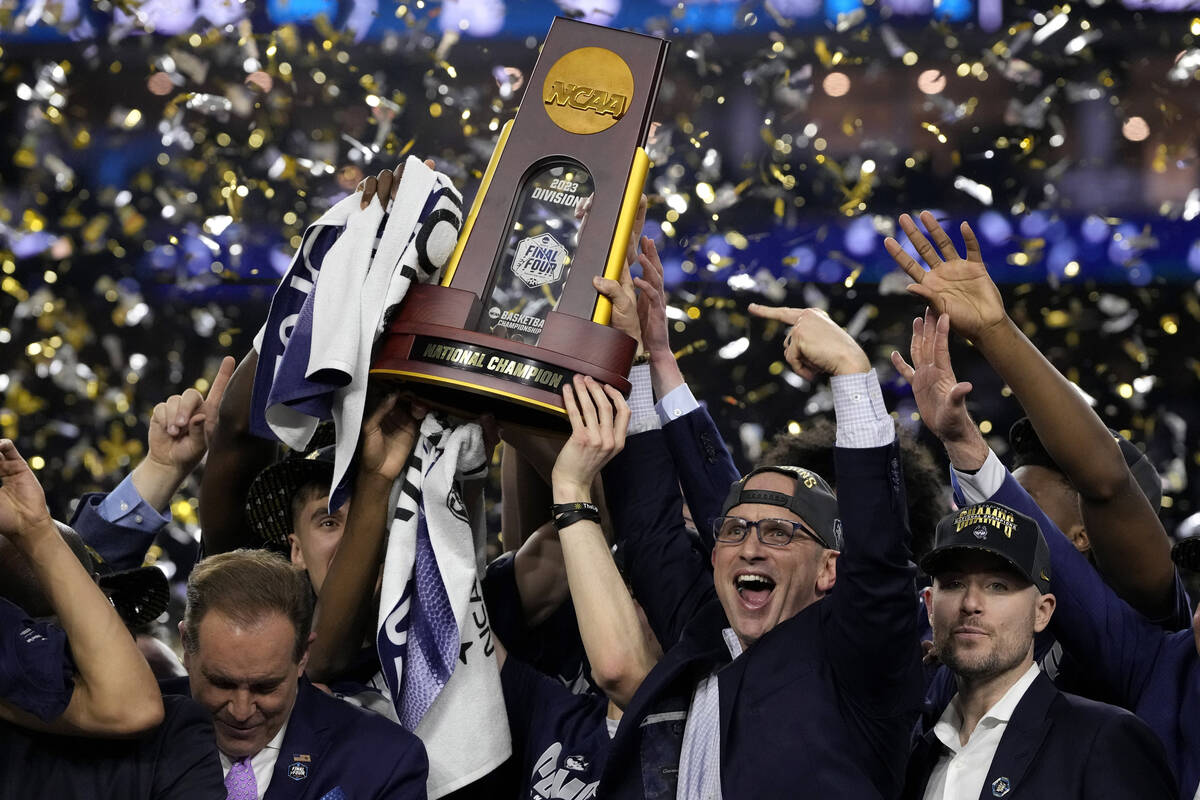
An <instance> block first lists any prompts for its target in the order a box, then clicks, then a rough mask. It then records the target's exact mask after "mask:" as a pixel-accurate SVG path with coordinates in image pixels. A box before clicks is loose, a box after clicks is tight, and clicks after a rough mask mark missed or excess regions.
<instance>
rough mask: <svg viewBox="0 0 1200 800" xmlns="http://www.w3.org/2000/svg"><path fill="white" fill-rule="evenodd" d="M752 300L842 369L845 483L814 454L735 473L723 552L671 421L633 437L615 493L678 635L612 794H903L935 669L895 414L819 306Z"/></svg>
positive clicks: (858, 353) (656, 600) (672, 635)
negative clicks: (679, 453)
mask: <svg viewBox="0 0 1200 800" xmlns="http://www.w3.org/2000/svg"><path fill="white" fill-rule="evenodd" d="M751 311H752V312H753V313H756V314H757V315H759V316H770V317H773V318H775V319H778V320H780V321H782V322H784V323H785V324H786V325H788V326H790V332H789V334H788V340H787V343H786V352H785V355H786V358H787V360H788V362H789V363H790V364H791V365H792V368H793V369H794V370H795V371H796V372H797V373H798V374H801V375H802V376H804V377H806V378H808V379H810V380H811V379H813V378H815V377H816V376H817V375H819V374H821V373H824V374H829V375H831V376H832V380H831V383H832V389H833V395H834V405H835V411H836V414H837V422H838V430H837V448H836V456H835V458H836V462H835V463H836V467H837V473H838V474H837V478H838V487H839V492H840V501H839V500H838V499H836V498H835V497H834V494H833V492H832V491H831V490H830V488H829V485H828V484H827V483H826V482H825V481H824V480H823V479H822V478H821V477H820V476H818V475H816V474H815V473H813V472H810V471H808V470H804V469H800V468H789V467H770V468H764V469H759V470H755V471H754V472H752V473H750V474H749V475H747V476H745V477H744V478H741V479H740V480H738V481H737V482H736V483H734V485H733V486H732V487H731V489H730V490H729V493H728V496H727V497H726V499H725V502H724V504H723V507H722V508H721V513H720V515H719V517H718V518H717V519H716V520H715V521H714V523H713V528H714V531H713V532H714V539H715V545H714V547H713V550H712V553H711V555H709V554H708V553H706V552H705V549H704V548H703V546H702V545H701V544H700V542H699V541H698V540H697V539H696V538H695V537H693V536H689V535H688V533H687V532H686V528H685V526H684V523H683V520H682V516H681V513H680V510H681V501H680V497H679V490H678V473H677V470H676V467H675V464H674V461H673V457H672V453H671V451H670V449H669V447H668V446H667V444H666V442H665V441H664V436H663V434H662V432H661V431H647V432H645V433H641V434H637V435H633V436H630V437H629V438H628V439H627V440H626V444H625V449H624V450H623V452H621V453H620V454H619V455H618V456H617V457H616V458H614V459H613V461H612V462H611V463H610V464H609V465H608V467H607V468H606V469H605V490H606V495H607V496H608V498H609V506H610V508H611V509H613V515H614V523H615V525H616V526H617V529H618V531H617V532H618V535H619V536H621V537H623V543H624V545H623V546H624V549H625V565H626V574H627V576H628V577H629V578H630V581H631V583H632V585H633V590H634V593H635V595H636V596H637V598H638V600H639V601H640V602H641V604H642V606H643V607H644V608H645V610H646V613H647V616H648V618H649V620H650V622H651V625H652V627H653V628H654V631H655V633H656V635H657V636H658V638H659V640H660V641H663V642H670V643H674V644H673V646H671V647H670V649H668V650H667V652H666V653H665V655H664V656H663V658H662V659H661V660H660V661H659V663H658V664H657V665H656V666H655V667H654V668H653V669H652V670H651V671H650V672H649V674H647V675H646V677H645V679H644V680H643V681H642V682H641V686H640V688H639V689H638V691H637V693H636V694H635V695H634V696H633V697H632V699H631V701H630V703H629V705H628V706H627V708H626V711H625V716H624V718H623V719H622V721H621V726H620V728H619V729H618V731H617V735H616V738H615V739H614V741H613V744H612V750H611V751H610V755H609V759H608V763H607V765H606V767H605V771H604V774H603V777H602V778H601V783H600V787H599V792H598V795H600V796H604V797H618V798H672V797H675V798H689V800H691V799H692V798H700V799H704V800H707V798H720V797H726V798H740V797H755V798H825V797H845V798H856V799H857V798H890V797H895V796H896V795H898V794H899V792H900V790H901V788H902V785H903V778H904V768H905V762H906V760H907V755H908V746H909V732H910V731H911V728H912V725H913V723H914V722H915V721H916V718H917V713H918V710H919V707H920V701H921V695H922V692H923V686H924V683H923V679H922V672H921V663H920V650H919V646H918V642H917V639H918V637H917V628H916V616H915V615H914V614H913V597H914V594H913V592H914V584H913V582H914V578H915V568H914V567H913V566H912V564H911V562H910V559H911V556H910V552H909V538H910V537H909V532H908V529H907V522H906V520H907V514H906V508H907V506H906V503H905V498H904V483H903V477H902V470H901V466H900V457H899V451H898V448H897V445H896V436H895V427H894V423H893V421H892V419H891V417H890V416H889V415H888V413H887V410H886V408H885V407H884V405H883V399H882V394H881V391H880V387H879V382H878V379H877V377H876V375H875V373H874V371H873V370H872V369H871V364H870V361H869V359H868V358H867V356H866V355H865V354H864V353H863V351H862V349H861V348H860V347H859V346H858V345H857V344H856V343H855V342H854V340H853V339H852V338H851V337H850V336H849V335H848V334H847V333H846V332H845V331H843V330H842V329H841V328H839V327H838V326H837V325H836V324H835V323H833V322H832V321H831V320H830V319H829V317H828V316H826V315H825V314H824V313H823V312H820V311H817V310H815V309H787V308H781V309H770V308H763V307H754V306H752V307H751ZM835 584H836V586H835ZM577 607H578V605H577Z"/></svg>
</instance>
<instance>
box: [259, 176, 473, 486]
mask: <svg viewBox="0 0 1200 800" xmlns="http://www.w3.org/2000/svg"><path fill="white" fill-rule="evenodd" d="M360 197H361V196H360V195H358V194H353V195H350V196H349V197H346V198H345V199H343V200H341V201H340V202H339V203H337V204H336V205H335V206H334V207H333V208H331V209H330V210H329V211H327V212H326V213H325V214H324V215H322V217H321V218H320V219H318V220H317V221H316V222H315V223H313V224H312V225H311V226H309V228H308V230H307V231H305V234H304V238H303V240H302V242H301V245H300V248H299V249H298V250H297V251H296V255H295V256H294V257H293V259H292V265H291V267H290V268H289V269H288V273H287V275H285V276H284V279H283V281H282V282H281V283H280V285H279V288H278V289H277V290H276V292H275V296H274V297H273V298H272V300H271V310H270V312H269V313H268V314H267V322H266V324H265V325H264V326H263V328H262V329H261V330H260V331H259V332H258V335H257V336H256V337H255V349H256V350H258V353H259V361H258V370H257V371H256V372H255V376H254V393H253V398H252V401H251V430H252V431H253V432H254V433H256V434H257V435H259V436H264V437H266V438H276V439H279V440H280V441H282V442H283V443H284V444H286V445H288V446H289V447H291V448H293V449H301V450H302V449H304V448H305V447H307V445H308V443H309V441H310V440H311V439H312V435H313V432H314V431H315V430H316V427H317V423H318V422H319V421H321V420H323V419H330V418H332V419H333V420H334V428H335V430H336V431H337V447H336V450H335V457H334V480H333V493H332V494H331V497H330V505H331V507H334V508H336V507H338V506H340V505H341V504H342V502H343V501H344V500H345V483H346V480H345V478H346V473H347V470H348V469H349V466H350V460H351V458H352V457H353V455H354V451H355V449H356V447H357V445H358V433H359V429H360V428H361V426H362V419H363V410H364V407H365V403H366V393H367V375H368V371H369V369H370V365H371V348H372V345H373V344H374V342H375V339H376V337H377V336H378V335H379V333H380V332H382V330H383V328H384V325H385V324H386V320H387V314H388V312H389V311H390V310H391V308H392V307H394V306H395V305H396V304H397V303H399V302H400V301H401V300H402V299H404V295H405V294H406V293H407V292H408V287H409V286H411V285H412V282H413V281H421V282H429V281H432V280H433V279H434V277H435V276H436V275H437V273H438V271H439V270H440V269H441V267H442V266H443V265H444V264H445V263H446V261H447V260H448V259H449V257H450V254H451V253H452V252H453V250H454V245H455V243H456V242H457V239H458V231H459V228H460V227H461V224H462V197H461V195H459V193H458V190H456V189H455V188H454V186H453V185H452V184H451V183H450V179H449V178H447V177H446V176H445V175H443V174H442V173H440V172H435V171H434V170H432V169H430V168H429V167H427V166H425V164H424V162H422V161H421V160H420V159H417V158H414V157H411V156H410V157H409V158H408V160H407V161H406V162H405V165H404V174H403V176H402V178H401V181H400V186H399V187H398V189H397V191H396V197H395V199H394V200H393V201H392V202H391V204H390V206H389V208H388V210H387V213H385V212H384V209H383V208H382V207H381V206H380V205H379V203H378V202H377V201H372V202H371V203H370V204H369V205H368V206H367V207H366V208H365V209H363V208H361V207H360Z"/></svg>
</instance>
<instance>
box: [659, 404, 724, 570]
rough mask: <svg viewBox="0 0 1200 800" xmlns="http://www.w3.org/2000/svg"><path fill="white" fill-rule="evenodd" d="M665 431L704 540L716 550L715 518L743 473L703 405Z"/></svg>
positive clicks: (667, 427)
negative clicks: (735, 464) (739, 470)
mask: <svg viewBox="0 0 1200 800" xmlns="http://www.w3.org/2000/svg"><path fill="white" fill-rule="evenodd" d="M663 433H664V434H665V435H666V439H667V447H668V448H669V449H670V451H671V458H672V460H673V461H674V462H675V469H676V470H677V471H678V472H679V482H680V485H681V486H682V488H683V498H684V500H686V501H687V504H688V508H689V509H690V510H691V512H692V520H693V521H694V522H695V524H696V530H697V532H699V534H700V541H701V542H702V543H703V544H704V547H705V549H706V550H708V551H709V552H712V549H713V543H714V542H713V527H712V523H713V520H714V519H716V518H717V517H718V516H719V515H720V514H721V504H722V503H724V502H725V496H726V495H727V494H728V493H729V487H730V485H731V484H732V483H733V482H734V481H736V480H737V479H738V478H740V477H741V474H740V473H739V472H738V469H737V467H736V466H734V463H733V456H731V455H730V454H729V449H728V448H727V447H726V446H725V441H724V440H723V439H722V438H721V434H720V432H718V431H717V426H716V424H715V423H713V420H712V417H710V416H709V414H708V409H706V408H704V407H703V406H701V407H700V408H697V409H696V410H695V411H692V412H690V413H687V414H684V415H683V416H682V417H679V418H677V419H673V420H671V421H670V422H668V423H667V424H666V425H664V426H663Z"/></svg>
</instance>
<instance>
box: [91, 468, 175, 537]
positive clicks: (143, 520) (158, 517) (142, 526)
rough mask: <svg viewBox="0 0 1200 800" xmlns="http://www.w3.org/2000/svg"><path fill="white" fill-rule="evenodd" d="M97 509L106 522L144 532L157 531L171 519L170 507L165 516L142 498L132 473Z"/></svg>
mask: <svg viewBox="0 0 1200 800" xmlns="http://www.w3.org/2000/svg"><path fill="white" fill-rule="evenodd" d="M96 511H97V512H98V513H99V514H100V518H101V519H102V520H104V521H105V522H108V523H110V524H112V525H117V526H119V527H122V528H131V529H133V530H136V531H142V532H144V533H156V532H157V531H158V530H159V529H160V528H162V527H163V526H164V525H166V524H167V523H168V522H170V521H171V511H170V509H168V510H167V514H166V516H163V515H162V514H160V513H158V510H157V509H156V508H154V506H152V505H150V504H149V503H147V502H146V501H145V500H143V499H142V496H141V495H140V494H138V490H137V488H136V487H134V485H133V476H132V475H126V476H125V480H123V481H121V483H120V484H118V485H117V488H116V489H113V490H112V491H111V492H109V494H108V496H107V497H105V498H104V499H103V500H101V501H100V505H99V506H98V507H97V508H96Z"/></svg>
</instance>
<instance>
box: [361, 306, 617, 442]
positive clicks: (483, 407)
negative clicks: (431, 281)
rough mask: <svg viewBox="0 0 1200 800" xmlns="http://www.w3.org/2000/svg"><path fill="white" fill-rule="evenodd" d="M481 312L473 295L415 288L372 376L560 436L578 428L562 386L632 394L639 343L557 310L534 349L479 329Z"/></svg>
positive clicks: (469, 413)
mask: <svg viewBox="0 0 1200 800" xmlns="http://www.w3.org/2000/svg"><path fill="white" fill-rule="evenodd" d="M479 311H480V303H479V299H478V298H477V297H476V296H475V295H474V294H472V293H471V292H467V291H464V290H461V289H454V288H451V287H446V286H431V285H426V284H421V285H417V286H413V287H411V288H410V289H409V292H408V296H407V297H405V299H404V303H403V304H402V305H401V307H400V309H399V312H398V313H397V314H396V316H395V318H393V319H392V321H391V322H390V323H389V324H388V327H387V329H386V330H385V331H384V333H383V336H382V337H380V341H379V346H378V349H377V351H376V355H375V358H374V360H373V361H372V364H371V373H370V374H371V376H372V377H374V378H376V379H385V380H396V381H401V382H413V383H419V384H421V387H420V389H419V390H418V391H417V392H416V393H417V394H419V395H420V397H421V399H422V400H425V401H426V402H428V403H430V404H432V405H434V406H435V407H439V408H443V409H446V410H449V411H451V412H453V413H455V414H459V415H461V416H466V417H477V416H480V415H482V414H494V415H495V416H496V418H497V419H499V420H501V421H502V422H509V423H515V424H518V425H522V426H526V427H530V428H535V429H550V430H560V431H561V430H566V429H569V427H570V423H569V422H568V420H567V413H566V411H565V410H564V408H563V404H562V387H563V384H565V383H567V382H569V381H570V380H571V379H572V378H573V377H574V376H575V375H577V374H579V375H590V376H592V377H593V378H594V379H596V380H597V381H599V382H601V383H607V384H609V385H611V386H612V387H613V388H615V389H617V390H618V391H619V392H621V394H623V395H626V396H628V395H629V391H630V389H631V388H632V387H631V386H630V383H629V379H628V377H627V376H628V374H629V367H630V364H632V362H633V356H634V351H635V349H636V347H637V343H636V342H635V341H634V340H633V339H632V338H630V337H629V336H626V335H625V334H624V333H621V332H620V331H617V330H614V329H612V328H610V327H608V326H606V325H600V324H598V323H595V322H592V321H591V320H585V319H580V318H579V317H573V316H570V315H567V314H559V313H557V312H553V311H552V312H550V314H548V315H547V317H546V324H545V326H544V327H543V329H542V333H541V336H540V337H539V340H538V344H537V345H536V346H534V345H529V344H524V343H521V342H514V341H512V340H510V339H505V338H503V337H500V336H492V335H491V334H487V333H479V332H478V331H475V330H472V329H471V328H473V327H474V324H475V321H476V320H477V318H478V315H479Z"/></svg>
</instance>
